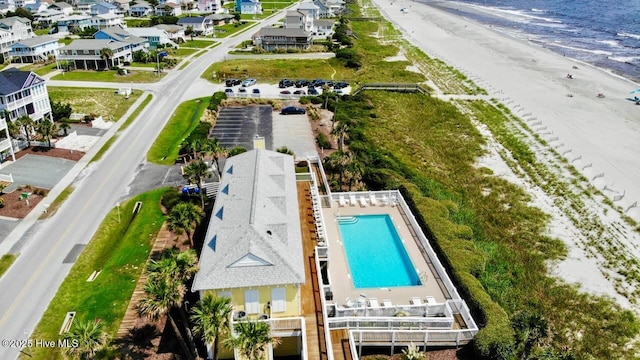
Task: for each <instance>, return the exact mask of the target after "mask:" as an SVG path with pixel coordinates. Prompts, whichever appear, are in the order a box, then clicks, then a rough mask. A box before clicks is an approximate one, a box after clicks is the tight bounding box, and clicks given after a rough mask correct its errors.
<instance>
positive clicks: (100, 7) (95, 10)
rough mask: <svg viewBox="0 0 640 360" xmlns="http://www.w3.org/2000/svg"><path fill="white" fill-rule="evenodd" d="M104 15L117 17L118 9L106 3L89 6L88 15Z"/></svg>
mask: <svg viewBox="0 0 640 360" xmlns="http://www.w3.org/2000/svg"><path fill="white" fill-rule="evenodd" d="M105 14H112V15H118V7H117V6H115V5H112V4H109V3H107V2H99V3H97V4H93V5H91V8H90V10H89V15H91V16H97V15H105Z"/></svg>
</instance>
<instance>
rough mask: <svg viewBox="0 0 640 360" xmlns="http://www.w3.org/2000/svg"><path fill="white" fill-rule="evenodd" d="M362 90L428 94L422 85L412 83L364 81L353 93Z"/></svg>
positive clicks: (355, 93)
mask: <svg viewBox="0 0 640 360" xmlns="http://www.w3.org/2000/svg"><path fill="white" fill-rule="evenodd" d="M364 90H383V91H393V92H409V93H415V92H419V93H422V94H425V95H429V91H427V89H425V88H424V87H422V85H420V84H412V83H365V84H362V86H360V87H359V88H357V89H356V91H355V92H354V93H353V95H357V94H359V93H360V92H362V91H364Z"/></svg>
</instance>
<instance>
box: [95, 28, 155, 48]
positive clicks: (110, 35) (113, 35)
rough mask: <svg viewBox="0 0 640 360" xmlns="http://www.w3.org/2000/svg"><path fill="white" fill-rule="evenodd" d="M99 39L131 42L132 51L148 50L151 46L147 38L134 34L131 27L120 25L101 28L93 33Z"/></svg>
mask: <svg viewBox="0 0 640 360" xmlns="http://www.w3.org/2000/svg"><path fill="white" fill-rule="evenodd" d="M93 38H94V39H97V40H113V41H118V42H122V43H127V44H129V48H130V50H131V52H132V53H133V52H136V51H140V50H146V49H147V48H148V47H149V43H148V42H147V40H146V39H144V38H141V37H138V36H135V35H133V34H132V33H131V32H130V31H129V29H124V28H122V27H120V26H115V27H110V28H106V29H102V30H99V31H98V32H96V33H95V34H94V35H93Z"/></svg>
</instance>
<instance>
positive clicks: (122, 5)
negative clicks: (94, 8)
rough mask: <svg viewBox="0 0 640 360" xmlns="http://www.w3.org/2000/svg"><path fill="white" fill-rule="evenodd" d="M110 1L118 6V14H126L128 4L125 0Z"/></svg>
mask: <svg viewBox="0 0 640 360" xmlns="http://www.w3.org/2000/svg"><path fill="white" fill-rule="evenodd" d="M111 3H112V4H113V5H115V6H116V7H117V8H118V13H119V14H128V13H129V8H130V4H129V1H127V0H111Z"/></svg>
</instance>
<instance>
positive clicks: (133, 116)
mask: <svg viewBox="0 0 640 360" xmlns="http://www.w3.org/2000/svg"><path fill="white" fill-rule="evenodd" d="M151 100H153V94H149V95H147V97H146V98H145V99H144V100H142V103H140V105H139V106H138V108H137V109H135V110H133V112H132V113H131V115H129V117H128V118H127V120H125V121H124V123H122V126H120V128H119V129H118V131H123V130H124V129H126V128H128V127H129V125H131V123H132V122H133V121H134V120H135V119H136V118H137V117H138V115H140V113H141V112H142V110H144V109H145V108H146V107H147V105H149V103H150V102H151Z"/></svg>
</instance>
